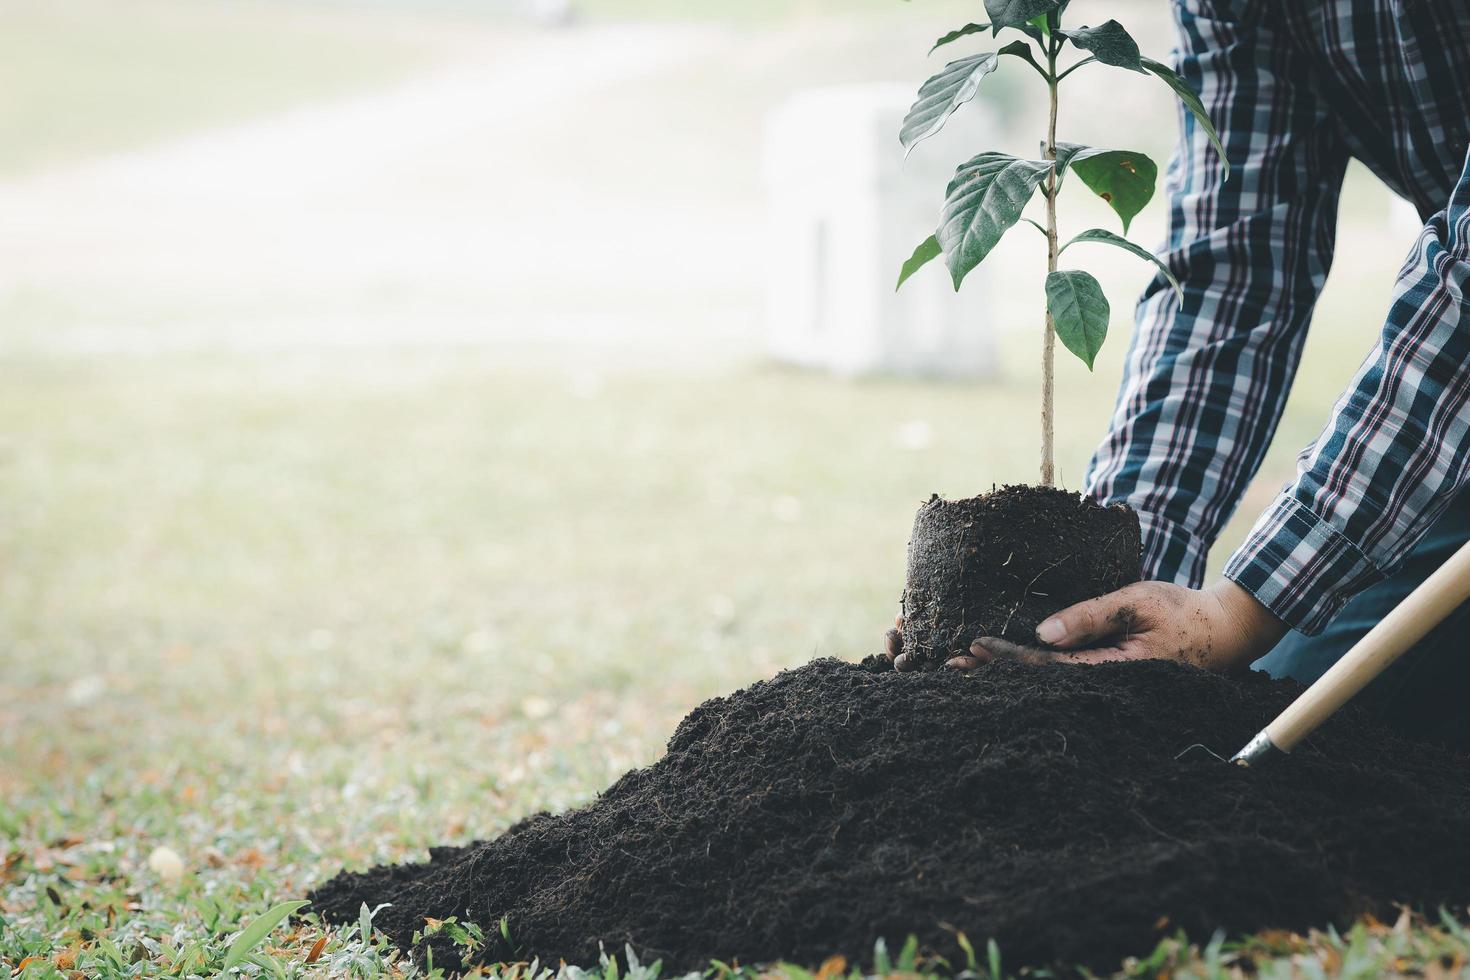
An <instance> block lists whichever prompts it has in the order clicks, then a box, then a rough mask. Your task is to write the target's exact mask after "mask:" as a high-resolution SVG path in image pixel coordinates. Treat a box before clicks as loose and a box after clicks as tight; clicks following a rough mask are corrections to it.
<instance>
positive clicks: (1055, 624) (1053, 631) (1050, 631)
mask: <svg viewBox="0 0 1470 980" xmlns="http://www.w3.org/2000/svg"><path fill="white" fill-rule="evenodd" d="M1036 638H1037V639H1038V640H1040V641H1041V642H1042V643H1060V642H1062V641H1063V640H1065V639H1066V638H1067V628H1066V627H1065V626H1063V625H1062V621H1061V620H1060V619H1055V618H1053V619H1048V620H1047V621H1046V622H1044V623H1042V624H1041V625H1040V626H1038V627H1036Z"/></svg>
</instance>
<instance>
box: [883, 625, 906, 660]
mask: <svg viewBox="0 0 1470 980" xmlns="http://www.w3.org/2000/svg"><path fill="white" fill-rule="evenodd" d="M883 648H884V649H883V652H884V653H886V654H887V655H888V659H889V660H894V659H897V657H898V655H899V654H900V653H903V634H902V633H900V632H899V631H898V630H896V629H892V630H889V631H888V632H887V633H884V634H883Z"/></svg>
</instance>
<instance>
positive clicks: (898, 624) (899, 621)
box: [893, 612, 903, 629]
mask: <svg viewBox="0 0 1470 980" xmlns="http://www.w3.org/2000/svg"><path fill="white" fill-rule="evenodd" d="M893 625H894V626H896V627H897V628H899V629H903V613H902V612H899V614H898V615H897V616H894V617H893Z"/></svg>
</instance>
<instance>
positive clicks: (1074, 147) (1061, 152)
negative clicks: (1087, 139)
mask: <svg viewBox="0 0 1470 980" xmlns="http://www.w3.org/2000/svg"><path fill="white" fill-rule="evenodd" d="M1090 149H1092V147H1090V146H1083V145H1082V144H1081V143H1064V142H1062V141H1061V140H1057V180H1058V181H1060V180H1061V179H1062V177H1064V176H1066V173H1067V165H1068V164H1069V163H1071V162H1072V158H1073V157H1074V156H1076V155H1077V154H1078V153H1081V152H1082V151H1083V150H1090ZM1041 155H1042V156H1046V140H1042V141H1041Z"/></svg>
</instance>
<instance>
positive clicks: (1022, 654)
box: [970, 636, 1147, 665]
mask: <svg viewBox="0 0 1470 980" xmlns="http://www.w3.org/2000/svg"><path fill="white" fill-rule="evenodd" d="M970 655H971V656H972V657H976V658H978V659H980V660H982V661H985V660H1014V661H1016V662H1017V663H1023V664H1076V665H1086V664H1110V663H1117V662H1119V661H1123V660H1144V659H1146V658H1147V654H1145V653H1142V652H1140V651H1137V650H1124V649H1121V648H1120V647H1112V646H1109V647H1097V648H1094V649H1091V650H1047V649H1043V648H1041V647H1027V646H1022V645H1021V644H1019V643H1012V642H1011V641H1010V640H1002V639H1000V638H998V637H994V636H986V637H982V638H980V639H978V640H976V641H975V642H974V643H972V644H970Z"/></svg>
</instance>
